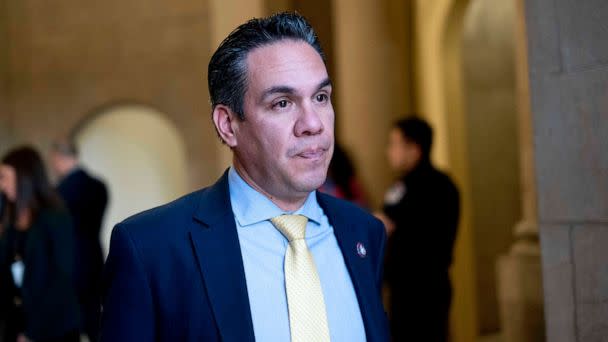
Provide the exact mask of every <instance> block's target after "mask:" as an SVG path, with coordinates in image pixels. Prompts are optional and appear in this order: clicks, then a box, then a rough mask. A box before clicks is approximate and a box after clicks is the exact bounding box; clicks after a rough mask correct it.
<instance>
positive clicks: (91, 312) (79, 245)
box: [51, 141, 108, 341]
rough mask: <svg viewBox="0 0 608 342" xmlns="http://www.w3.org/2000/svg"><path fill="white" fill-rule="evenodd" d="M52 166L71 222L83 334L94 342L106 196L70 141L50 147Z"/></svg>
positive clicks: (105, 191)
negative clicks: (79, 158)
mask: <svg viewBox="0 0 608 342" xmlns="http://www.w3.org/2000/svg"><path fill="white" fill-rule="evenodd" d="M51 166H52V168H53V170H54V171H55V173H56V174H57V176H58V177H59V183H58V186H57V191H58V193H59V195H60V196H61V197H62V199H63V201H64V203H65V205H66V207H67V209H68V210H69V212H70V215H71V216H72V219H73V222H74V231H75V234H76V236H75V255H76V260H75V263H74V266H75V269H74V281H75V283H76V284H75V286H76V290H77V292H78V299H79V302H80V306H81V310H82V322H83V326H82V332H83V333H85V334H86V335H87V336H88V337H89V340H90V341H96V340H97V338H98V335H99V321H100V310H101V303H100V299H99V298H100V283H101V273H102V269H103V254H102V250H101V244H100V240H99V234H100V231H101V224H102V220H103V215H104V212H105V210H106V206H107V203H108V192H107V189H106V186H105V184H104V183H103V182H102V181H100V180H99V179H97V178H94V177H92V176H91V175H89V174H88V173H87V172H86V171H85V170H83V169H82V168H81V167H80V165H79V162H78V150H77V148H76V146H75V144H74V143H73V142H71V141H57V142H55V143H54V144H53V146H52V150H51Z"/></svg>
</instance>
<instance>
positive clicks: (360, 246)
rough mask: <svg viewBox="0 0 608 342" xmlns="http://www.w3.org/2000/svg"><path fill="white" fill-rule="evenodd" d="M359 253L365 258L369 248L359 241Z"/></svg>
mask: <svg viewBox="0 0 608 342" xmlns="http://www.w3.org/2000/svg"><path fill="white" fill-rule="evenodd" d="M357 254H359V256H360V257H362V258H365V257H366V256H367V250H366V249H365V246H363V244H362V243H361V242H357Z"/></svg>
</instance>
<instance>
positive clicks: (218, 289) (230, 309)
mask: <svg viewBox="0 0 608 342" xmlns="http://www.w3.org/2000/svg"><path fill="white" fill-rule="evenodd" d="M194 220H195V221H196V223H195V224H194V226H193V227H192V229H191V230H190V238H191V239H192V244H193V246H194V250H195V254H196V258H197V259H198V266H199V268H200V272H201V275H202V277H203V283H204V284H205V287H206V289H207V295H208V298H209V301H210V302H211V306H212V308H213V313H214V315H215V319H216V322H217V325H218V328H219V332H220V335H221V336H222V340H224V341H254V340H255V338H254V333H253V323H252V319H251V310H250V307H249V297H248V294H247V285H246V278H245V270H244V267H243V258H242V255H241V248H240V245H239V239H238V235H237V231H236V224H235V222H234V215H233V213H232V207H231V204H230V196H229V192H228V177H227V173H225V174H224V176H222V178H221V179H220V180H219V181H218V182H217V183H216V184H215V185H213V186H212V187H210V188H208V189H206V190H205V191H204V192H203V193H202V195H201V199H200V202H199V207H198V209H197V210H196V212H195V214H194Z"/></svg>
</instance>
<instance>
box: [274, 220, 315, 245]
mask: <svg viewBox="0 0 608 342" xmlns="http://www.w3.org/2000/svg"><path fill="white" fill-rule="evenodd" d="M270 222H272V224H273V225H274V226H275V227H276V228H277V229H278V230H279V231H280V232H281V233H282V234H283V235H285V237H286V238H287V240H289V242H291V241H294V240H302V239H304V236H305V233H306V223H307V222H308V218H307V217H306V216H304V215H281V216H277V217H273V218H272V219H270Z"/></svg>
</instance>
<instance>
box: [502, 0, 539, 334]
mask: <svg viewBox="0 0 608 342" xmlns="http://www.w3.org/2000/svg"><path fill="white" fill-rule="evenodd" d="M514 1H515V2H516V6H517V12H516V16H515V20H516V22H515V23H514V24H515V35H516V37H515V65H516V68H515V70H516V86H517V106H518V109H517V115H518V121H519V149H520V179H521V193H522V216H523V217H522V219H521V220H520V221H519V222H518V223H517V224H516V225H515V228H514V235H515V243H514V244H513V246H512V247H511V249H510V251H509V253H508V254H506V255H503V256H502V257H500V258H499V259H498V262H497V265H496V269H497V276H498V282H497V283H498V297H499V298H498V301H499V308H500V318H501V329H502V336H503V341H505V342H511V341H513V342H527V341H530V342H536V341H543V340H544V320H543V302H542V299H543V296H542V279H541V262H540V245H539V239H538V223H537V218H536V184H535V179H534V158H533V155H534V147H533V144H532V115H531V110H530V89H529V83H528V58H527V45H526V44H527V40H526V23H525V13H524V8H523V6H524V4H523V1H524V0H514Z"/></svg>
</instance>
